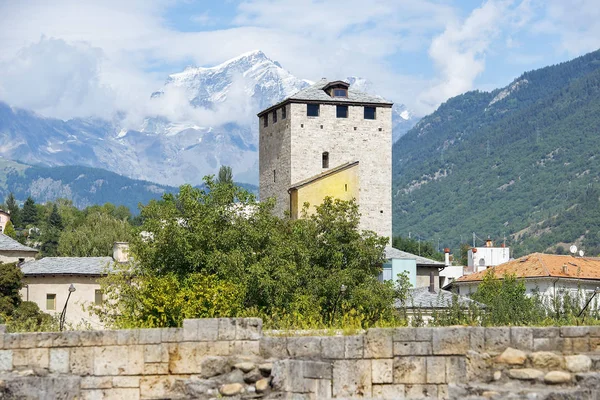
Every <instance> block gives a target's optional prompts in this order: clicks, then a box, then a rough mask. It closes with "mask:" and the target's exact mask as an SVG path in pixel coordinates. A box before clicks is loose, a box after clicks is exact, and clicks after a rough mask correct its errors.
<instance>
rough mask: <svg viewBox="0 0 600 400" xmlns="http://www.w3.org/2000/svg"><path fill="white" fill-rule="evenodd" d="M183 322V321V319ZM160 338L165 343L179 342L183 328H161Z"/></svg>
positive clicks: (181, 339)
mask: <svg viewBox="0 0 600 400" xmlns="http://www.w3.org/2000/svg"><path fill="white" fill-rule="evenodd" d="M183 322H184V323H185V321H183ZM160 340H161V341H162V342H165V343H175V342H177V343H179V342H181V341H183V329H181V328H162V329H161V330H160Z"/></svg>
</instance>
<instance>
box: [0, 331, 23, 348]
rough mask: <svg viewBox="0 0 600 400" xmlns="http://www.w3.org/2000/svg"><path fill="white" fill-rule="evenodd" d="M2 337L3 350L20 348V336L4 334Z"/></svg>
mask: <svg viewBox="0 0 600 400" xmlns="http://www.w3.org/2000/svg"><path fill="white" fill-rule="evenodd" d="M3 336H4V348H5V349H18V348H19V347H20V345H19V342H20V341H21V335H19V334H17V333H6V334H4V335H3Z"/></svg>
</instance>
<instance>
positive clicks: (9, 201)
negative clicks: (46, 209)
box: [5, 192, 21, 226]
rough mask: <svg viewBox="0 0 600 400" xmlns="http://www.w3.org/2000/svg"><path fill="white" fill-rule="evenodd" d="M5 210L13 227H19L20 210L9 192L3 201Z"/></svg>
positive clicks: (13, 196)
mask: <svg viewBox="0 0 600 400" xmlns="http://www.w3.org/2000/svg"><path fill="white" fill-rule="evenodd" d="M5 203H6V208H7V209H8V212H10V220H11V221H12V223H13V226H21V209H20V208H19V205H18V204H17V200H16V199H15V195H14V194H13V193H12V192H11V193H9V195H8V197H7V198H6V200H5Z"/></svg>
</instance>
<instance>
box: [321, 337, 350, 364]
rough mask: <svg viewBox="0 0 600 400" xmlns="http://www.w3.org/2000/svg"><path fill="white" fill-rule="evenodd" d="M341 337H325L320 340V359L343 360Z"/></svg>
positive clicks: (342, 341)
mask: <svg viewBox="0 0 600 400" xmlns="http://www.w3.org/2000/svg"><path fill="white" fill-rule="evenodd" d="M344 342H345V339H344V337H343V336H326V337H322V338H321V357H323V358H325V359H334V360H335V359H338V360H339V359H343V358H344Z"/></svg>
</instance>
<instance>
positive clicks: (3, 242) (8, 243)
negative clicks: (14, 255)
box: [0, 233, 37, 253]
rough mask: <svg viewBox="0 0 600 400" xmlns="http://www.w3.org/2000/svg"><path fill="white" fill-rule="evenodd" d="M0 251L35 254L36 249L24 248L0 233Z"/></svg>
mask: <svg viewBox="0 0 600 400" xmlns="http://www.w3.org/2000/svg"><path fill="white" fill-rule="evenodd" d="M0 251H31V252H35V253H37V250H36V249H32V248H31V247H27V246H24V245H22V244H21V243H19V242H17V241H16V240H14V239H12V238H11V237H10V236H6V235H5V234H3V233H0Z"/></svg>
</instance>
